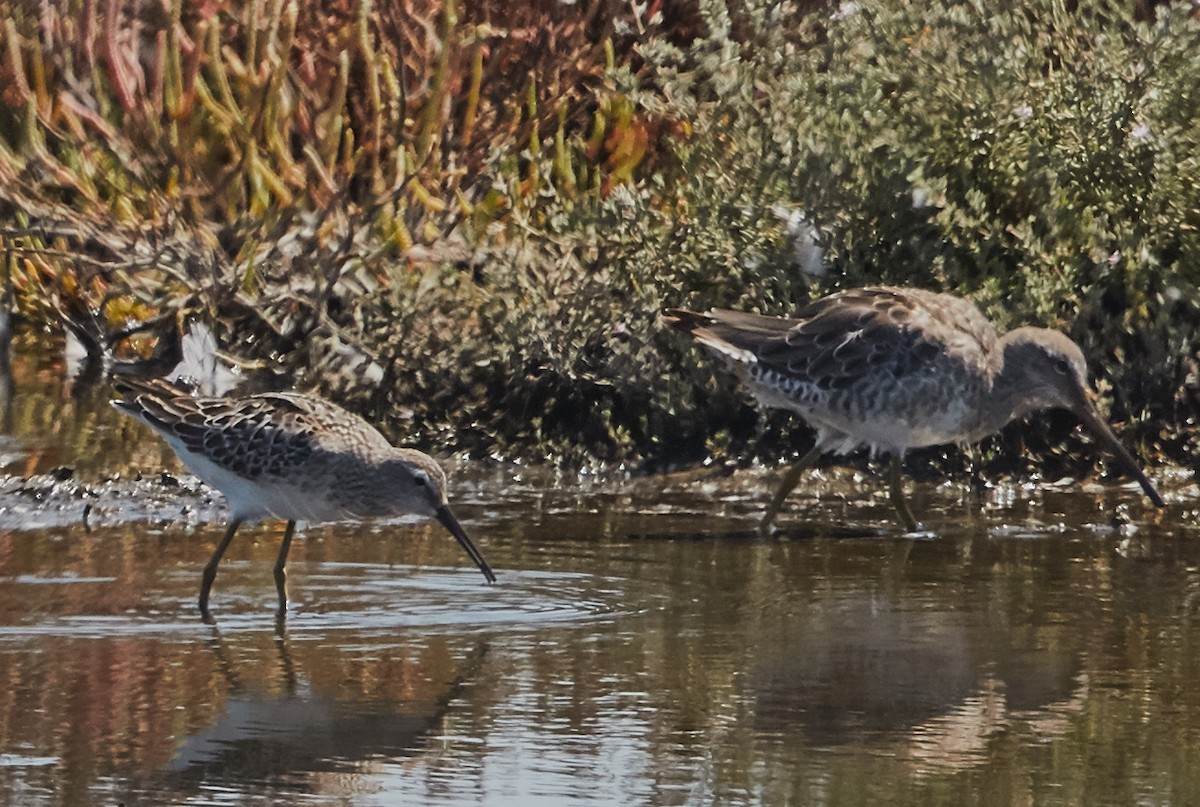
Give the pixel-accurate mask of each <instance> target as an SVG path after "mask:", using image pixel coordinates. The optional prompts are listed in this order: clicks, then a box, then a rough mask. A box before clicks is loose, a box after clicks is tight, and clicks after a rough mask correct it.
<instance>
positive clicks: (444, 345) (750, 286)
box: [0, 0, 1200, 477]
mask: <svg viewBox="0 0 1200 807" xmlns="http://www.w3.org/2000/svg"><path fill="white" fill-rule="evenodd" d="M45 5H46V6H47V9H48V10H45V11H44V13H42V14H40V15H39V16H36V17H35V16H30V15H29V13H28V12H27V11H22V10H21V9H25V5H24V4H15V6H14V4H9V3H3V2H0V9H3V10H4V12H5V14H4V16H5V20H6V27H5V37H6V38H5V43H4V45H3V49H4V53H5V55H4V58H3V59H2V60H0V61H2V62H3V64H2V65H0V76H2V77H3V79H4V82H3V83H4V84H5V85H6V86H7V87H8V89H7V90H6V91H5V92H4V94H3V96H2V102H0V210H2V211H3V216H4V224H3V231H4V235H3V247H4V252H3V253H2V254H3V255H4V256H5V257H6V266H7V271H8V273H9V282H10V284H11V288H12V289H13V290H14V292H15V295H16V300H17V305H18V311H19V314H20V317H21V318H22V320H23V322H24V323H25V324H26V325H27V326H30V327H38V326H43V325H46V324H50V325H52V326H54V327H60V325H61V320H62V318H63V317H64V316H70V317H74V318H78V316H79V312H80V311H86V312H89V313H88V316H90V317H92V318H93V320H94V322H95V323H99V325H98V327H100V328H106V329H108V330H109V331H112V332H117V331H120V329H122V328H128V327H129V326H130V324H131V323H135V322H138V321H142V320H148V319H152V318H154V317H164V319H163V320H162V321H164V322H176V321H182V320H187V319H200V320H203V321H205V322H207V323H209V324H210V325H212V326H213V328H214V330H215V331H216V332H217V334H218V336H219V339H220V341H221V343H222V345H223V348H224V349H225V350H226V351H227V352H228V353H230V354H232V355H234V356H236V357H239V358H240V359H241V360H243V361H244V362H246V368H247V371H248V372H251V371H253V369H254V368H255V367H265V368H270V369H275V368H279V369H282V370H284V371H285V372H286V373H287V374H288V376H289V377H290V378H289V381H288V382H287V383H289V384H294V385H295V386H297V387H300V388H305V389H314V390H318V391H321V392H323V393H325V394H328V395H329V396H331V397H333V398H336V399H337V400H339V401H341V402H343V403H345V404H346V405H347V406H349V407H351V408H353V409H355V410H357V411H359V412H361V413H363V414H364V415H365V416H367V417H368V418H370V419H373V420H375V421H377V422H379V423H380V425H381V428H383V430H384V431H385V432H386V433H389V434H390V436H392V437H394V438H396V439H400V440H404V441H408V442H412V443H416V444H419V445H424V446H426V447H431V448H433V449H434V450H437V451H442V452H465V453H468V454H470V455H472V456H502V457H508V458H517V459H523V460H534V461H542V460H548V461H555V462H563V463H567V464H572V465H582V464H587V463H592V462H598V463H603V464H605V465H607V466H610V467H612V466H621V467H625V468H630V469H638V468H640V469H651V470H655V469H664V468H670V467H675V466H678V465H680V464H685V463H691V462H697V461H700V460H703V459H705V458H712V459H714V460H716V461H718V462H745V461H748V460H750V459H752V458H759V459H763V460H775V459H777V458H779V457H781V456H792V455H794V454H795V453H797V452H799V451H802V450H803V449H804V448H805V447H806V445H807V444H808V442H809V441H810V440H811V437H810V435H809V434H808V433H807V432H806V430H805V429H803V428H797V425H796V424H797V421H796V420H795V419H794V418H791V417H789V416H786V415H783V414H778V413H776V414H772V415H769V416H760V415H759V414H758V413H757V411H756V409H755V407H754V406H753V405H752V403H751V402H750V401H749V399H748V398H747V397H746V396H745V395H744V394H743V393H741V392H740V391H738V390H737V389H736V387H735V386H734V384H733V382H732V381H731V380H730V379H729V378H728V377H727V375H726V374H725V373H724V372H723V371H722V370H721V369H720V368H719V367H717V366H716V363H715V362H714V361H712V360H711V359H710V358H709V357H708V356H706V355H703V354H702V353H701V352H699V351H697V350H696V349H695V348H694V347H693V346H692V345H691V344H690V343H689V341H688V340H686V339H683V338H680V337H679V335H678V334H674V333H671V332H668V331H667V330H666V329H664V328H663V327H662V325H661V323H660V322H659V320H658V313H659V311H660V310H661V309H662V308H663V307H664V306H667V305H675V306H688V307H694V308H695V307H706V306H710V305H719V306H725V307H733V308H744V309H749V310H757V311H761V312H765V313H778V314H786V313H788V312H789V311H791V310H794V309H795V308H796V307H798V306H799V305H801V304H802V303H803V302H805V301H807V300H809V299H811V298H813V297H815V296H818V295H821V294H825V293H828V292H830V291H833V290H836V289H838V288H845V287H852V286H858V285H866V284H877V283H889V284H905V285H914V286H920V287H923V288H932V289H938V290H942V291H948V292H953V293H957V294H962V295H965V296H969V297H970V298H972V299H973V300H975V301H977V302H978V304H979V305H980V307H981V308H982V309H983V310H984V311H985V312H986V313H987V314H988V315H989V316H990V317H992V318H993V319H994V320H995V321H996V322H997V324H998V326H1000V327H1001V328H1002V329H1003V328H1008V327H1013V326H1016V325H1020V324H1038V325H1044V326H1049V327H1054V328H1060V329H1062V330H1063V331H1064V332H1066V333H1067V334H1069V335H1070V336H1071V337H1072V338H1073V339H1075V340H1076V341H1078V342H1079V343H1080V344H1081V346H1082V347H1083V349H1084V352H1085V354H1086V355H1087V356H1088V359H1089V361H1090V363H1091V368H1092V374H1093V378H1094V381H1095V383H1096V384H1097V386H1098V387H1099V389H1100V390H1101V393H1102V395H1103V396H1104V397H1105V399H1106V400H1107V401H1108V402H1109V404H1110V410H1111V419H1112V421H1113V422H1114V423H1115V424H1117V428H1118V431H1120V432H1121V433H1122V436H1123V438H1124V439H1125V441H1126V442H1127V443H1129V444H1130V445H1131V446H1133V447H1135V449H1137V450H1138V451H1140V452H1141V453H1142V455H1143V456H1145V457H1147V458H1151V457H1154V456H1157V457H1159V458H1161V459H1166V460H1171V461H1175V462H1179V463H1183V464H1189V465H1195V464H1196V461H1197V457H1200V450H1198V446H1197V438H1196V435H1195V429H1194V424H1195V423H1196V419H1197V417H1200V334H1198V332H1197V326H1198V324H1200V282H1198V280H1200V60H1197V59H1196V57H1195V54H1196V53H1200V21H1198V20H1197V19H1196V14H1195V12H1194V9H1193V7H1192V5H1191V4H1188V3H1181V4H1178V5H1173V6H1172V5H1166V6H1162V7H1160V8H1158V9H1157V15H1156V18H1155V19H1153V20H1146V21H1138V20H1135V19H1134V9H1133V7H1131V6H1130V5H1129V4H1124V3H1104V2H1101V3H1089V4H1085V5H1082V6H1080V7H1078V8H1076V9H1074V10H1066V9H1065V8H1064V4H1061V3H1056V2H1050V0H1045V2H1036V3H1032V4H1024V5H1022V6H1021V7H1020V8H1019V9H1000V10H996V9H991V8H984V7H982V6H980V5H978V4H974V3H968V2H943V3H935V4H933V5H911V6H910V5H906V4H896V3H887V2H854V3H844V4H842V5H841V6H840V7H837V8H833V9H831V8H827V7H818V8H816V9H804V10H796V11H780V10H779V9H778V8H776V7H775V6H773V5H771V4H758V3H755V2H748V3H731V4H728V5H722V4H720V3H713V2H707V0H706V1H705V2H700V3H699V7H698V8H695V7H688V6H684V5H682V4H665V5H659V4H651V6H650V8H649V9H647V10H646V11H645V13H644V14H641V15H640V16H639V15H638V14H637V12H636V11H632V10H630V8H629V7H627V6H621V7H620V8H617V6H616V5H614V4H608V3H599V2H598V3H583V4H579V5H578V6H575V5H571V6H567V5H563V4H547V8H544V9H543V8H542V7H541V6H539V5H536V4H532V3H531V4H525V5H518V6H514V7H513V8H512V9H510V10H509V11H507V12H504V13H507V14H508V15H509V17H507V18H504V19H498V18H492V19H487V18H485V16H480V15H481V14H482V13H483V12H480V11H478V10H469V9H466V8H465V7H464V8H459V7H458V6H457V5H455V4H453V3H452V2H446V3H435V2H433V1H432V0H430V2H428V3H425V4H409V3H397V4H388V3H377V4H375V5H374V6H372V5H370V4H367V3H365V2H360V3H351V2H349V0H348V2H347V3H346V4H345V7H344V8H340V9H339V8H336V7H335V8H333V9H332V10H329V11H327V12H325V13H324V16H320V15H316V14H315V13H313V12H309V11H303V12H302V11H301V10H300V8H301V7H299V6H297V5H294V4H292V3H283V2H275V3H265V4H262V3H254V2H241V3H233V4H229V6H228V7H227V8H224V10H220V11H218V10H216V8H215V7H212V8H209V7H207V6H206V7H205V9H207V10H206V11H204V12H203V14H208V16H207V17H205V16H203V15H202V14H201V13H200V12H194V14H195V15H196V16H191V15H192V14H193V12H190V11H189V12H188V13H187V14H182V13H178V12H176V13H175V14H172V11H171V9H172V8H178V6H174V7H173V6H171V5H170V4H166V5H162V4H160V3H154V2H142V3H129V4H125V5H124V6H123V11H121V12H120V13H122V14H125V15H127V16H129V17H134V18H136V21H137V25H136V26H135V28H134V30H135V32H136V34H135V37H134V38H133V39H130V38H128V37H126V36H125V35H124V34H118V33H115V31H116V30H117V29H116V28H114V26H113V25H112V24H110V23H112V21H111V20H109V19H107V18H105V17H104V15H105V14H108V13H112V10H111V8H109V7H108V6H105V10H104V11H103V12H102V11H101V10H99V8H98V6H97V5H96V4H95V3H91V2H82V3H76V2H69V1H68V0H60V2H57V3H50V4H45ZM77 5H81V6H82V7H83V8H84V9H85V10H86V11H88V13H90V14H91V15H93V19H92V23H93V24H92V25H91V27H90V28H89V27H88V26H87V25H83V26H80V25H76V24H74V22H73V20H74V17H73V16H72V13H73V12H74V11H76V10H77V9H76V6H77ZM115 5H122V4H115ZM185 5H186V4H185ZM497 13H500V12H497ZM97 15H99V16H98V17H97ZM85 18H86V15H85ZM122 22H125V23H128V22H129V20H128V19H125V20H122ZM120 30H124V29H120ZM88 37H91V38H90V39H89V38H88ZM89 60H90V61H89ZM522 60H525V61H524V62H523V61H522ZM516 64H527V65H528V66H527V67H526V68H524V69H518V68H517V67H516V66H515V65H516ZM175 315H178V319H176V318H175ZM152 346H153V339H152V338H150V337H149V336H148V335H147V334H138V335H133V336H130V337H129V338H128V339H124V340H121V344H120V345H118V347H119V349H121V350H125V351H133V352H136V351H139V350H140V351H149V350H150V349H151V348H152ZM1075 434H1077V432H1076V431H1074V423H1073V422H1072V421H1071V419H1070V418H1069V416H1065V415H1062V416H1060V415H1056V414H1055V415H1049V416H1045V417H1041V418H1037V419H1035V420H1034V421H1032V422H1030V423H1028V424H1025V425H1020V426H1016V425H1014V426H1012V427H1010V428H1009V429H1007V430H1005V432H1003V433H1002V434H1001V435H1000V436H998V437H996V438H992V439H990V440H988V441H986V442H985V443H984V445H983V447H982V449H981V450H978V451H972V452H970V453H969V454H958V453H954V452H951V456H950V457H949V458H946V457H945V456H943V453H944V452H942V451H926V452H917V453H916V454H915V459H914V460H913V462H912V463H911V466H912V468H913V469H915V470H916V471H917V473H918V475H920V474H921V473H922V472H923V469H925V468H928V467H930V464H933V465H937V466H944V465H947V464H950V465H957V466H959V467H962V466H964V465H970V466H971V467H975V468H983V469H985V470H987V471H989V472H991V473H994V472H996V471H1012V472H1016V473H1027V472H1029V471H1030V470H1031V469H1033V468H1034V467H1035V466H1034V465H1032V464H1029V463H1032V462H1033V461H1036V467H1037V468H1038V469H1039V472H1040V473H1043V474H1044V475H1046V476H1049V477H1054V476H1059V475H1064V474H1080V473H1085V472H1087V469H1088V467H1089V466H1090V464H1091V463H1092V462H1094V461H1095V459H1096V455H1097V453H1098V452H1095V451H1077V449H1078V448H1080V445H1077V442H1078V443H1080V444H1082V441H1081V440H1077V438H1076V437H1074V435H1075ZM1022 449H1024V451H1023V450H1022ZM1079 463H1084V464H1083V465H1080V464H1079Z"/></svg>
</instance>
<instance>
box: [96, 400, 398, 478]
mask: <svg viewBox="0 0 1200 807" xmlns="http://www.w3.org/2000/svg"><path fill="white" fill-rule="evenodd" d="M115 389H116V390H117V392H118V394H119V395H120V396H121V398H120V399H119V400H116V401H114V402H113V403H114V405H115V406H117V408H119V409H121V410H123V411H125V412H127V413H129V414H131V415H133V416H134V417H136V418H138V419H139V420H141V421H142V422H143V423H146V424H147V425H148V426H150V427H151V428H153V429H155V430H156V431H158V432H159V433H161V434H162V435H163V436H164V437H166V438H167V439H168V440H175V441H178V442H179V443H180V444H181V445H182V447H184V448H186V449H187V450H188V451H191V452H193V453H195V454H199V455H202V456H203V457H205V458H207V459H208V460H209V461H211V462H213V463H215V464H217V465H218V466H220V467H222V468H225V469H227V470H229V471H232V472H233V473H236V474H238V475H239V476H242V477H244V478H246V479H258V478H260V477H262V476H264V475H268V476H270V475H274V476H279V475H282V474H283V473H284V471H285V469H287V468H294V467H295V466H297V465H299V464H302V463H303V462H305V461H306V460H307V459H308V458H309V457H310V456H311V455H312V454H313V453H314V452H316V451H320V450H323V449H331V450H338V449H339V448H344V444H345V443H347V442H349V443H353V444H354V446H355V447H356V448H358V449H359V450H360V451H370V450H380V451H390V450H391V446H390V445H389V444H388V442H387V440H386V439H385V438H384V437H383V435H381V434H379V432H378V431H377V430H375V429H374V428H373V427H372V426H370V425H369V424H368V423H367V422H366V421H364V420H362V419H361V418H359V417H358V416H356V415H353V414H351V413H350V412H347V411H346V410H344V409H342V408H341V407H338V406H335V405H334V404H331V403H329V402H327V401H323V400H321V399H319V398H314V397H312V396H309V395H302V394H298V393H261V394H258V395H252V396H249V397H246V398H193V397H192V396H190V395H188V394H187V393H186V392H185V391H183V390H181V389H179V388H177V387H175V386H174V385H172V384H170V383H168V382H166V381H163V380H161V379H155V380H149V381H140V380H135V379H120V380H118V381H117V382H116V383H115ZM339 442H341V443H342V445H331V444H335V443H339Z"/></svg>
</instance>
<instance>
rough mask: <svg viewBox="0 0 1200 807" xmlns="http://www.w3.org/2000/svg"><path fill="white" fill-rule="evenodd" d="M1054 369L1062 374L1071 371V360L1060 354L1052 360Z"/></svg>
mask: <svg viewBox="0 0 1200 807" xmlns="http://www.w3.org/2000/svg"><path fill="white" fill-rule="evenodd" d="M1054 369H1055V371H1056V372H1058V373H1061V374H1062V375H1067V374H1068V373H1070V372H1071V362H1069V361H1067V360H1066V359H1064V358H1062V357H1061V356H1060V357H1059V358H1057V359H1055V360H1054Z"/></svg>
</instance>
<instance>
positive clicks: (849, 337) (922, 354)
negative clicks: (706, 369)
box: [663, 288, 1163, 532]
mask: <svg viewBox="0 0 1200 807" xmlns="http://www.w3.org/2000/svg"><path fill="white" fill-rule="evenodd" d="M663 319H664V320H665V321H666V322H667V323H668V324H670V325H671V326H672V327H674V328H677V329H678V330H681V331H684V332H685V333H688V334H690V335H691V336H692V338H694V339H695V340H696V341H697V342H699V343H700V344H702V345H704V347H706V348H708V349H709V350H710V351H712V352H713V353H715V354H716V355H717V356H719V357H720V358H722V359H724V360H725V362H726V363H727V364H729V365H730V366H731V367H732V368H733V370H734V371H735V372H736V373H737V375H738V377H739V378H740V379H741V380H742V382H743V383H744V384H745V385H746V386H747V387H749V389H750V391H751V392H752V393H753V394H754V396H755V397H756V398H757V399H758V400H759V402H760V403H762V404H763V405H764V406H768V407H774V408H779V409H788V410H791V411H793V412H796V413H798V414H799V415H800V416H801V417H803V418H804V419H805V420H806V421H807V422H808V423H809V425H811V426H812V427H813V428H815V429H816V432H817V440H816V444H815V445H814V446H813V448H812V450H810V451H809V452H808V453H807V454H805V455H804V456H803V457H802V458H801V459H800V460H799V461H798V462H797V463H796V464H795V465H794V466H792V467H791V468H790V469H789V470H788V471H787V473H786V474H784V478H783V480H782V484H781V485H780V486H779V489H778V490H777V492H776V493H775V497H774V498H773V499H772V501H771V504H770V505H769V506H768V508H767V512H766V514H765V515H764V516H763V518H762V521H761V522H760V524H759V529H760V530H761V531H763V532H767V531H768V530H769V529H770V527H771V523H772V522H773V521H774V519H775V516H776V514H777V513H778V512H779V509H780V507H782V505H783V501H784V499H786V498H787V495H788V494H789V493H790V492H791V491H792V489H793V488H794V487H795V486H796V483H797V482H799V480H800V475H801V474H802V473H803V472H804V470H805V469H806V468H808V467H810V466H812V465H813V464H814V463H815V462H816V461H817V459H818V458H819V457H820V456H821V454H822V453H824V452H827V451H832V452H835V453H848V452H850V451H853V450H854V449H856V448H858V447H860V446H867V447H868V448H870V449H871V451H872V453H873V454H888V455H890V457H891V465H890V468H889V490H890V494H891V500H892V504H893V505H894V506H895V508H896V512H897V513H898V514H899V516H900V520H901V521H902V522H903V524H904V526H905V528H906V529H908V530H909V531H913V530H916V529H918V525H917V521H916V519H914V518H913V516H912V512H911V511H910V510H909V509H908V505H907V503H906V502H905V500H904V491H903V487H902V484H901V481H900V473H901V464H902V461H903V458H904V452H905V451H907V450H908V449H910V448H918V447H922V446H935V445H942V444H944V443H955V442H967V443H972V442H975V441H976V440H979V439H981V438H983V437H984V436H986V435H989V434H992V433H993V432H996V431H999V430H1000V429H1001V428H1003V427H1004V426H1005V424H1007V423H1009V422H1010V421H1012V420H1015V419H1017V418H1020V417H1023V416H1025V415H1027V414H1029V413H1030V412H1034V411H1037V410H1040V409H1051V408H1062V409H1067V410H1069V411H1071V412H1073V413H1074V414H1075V416H1076V417H1078V418H1079V419H1080V421H1082V422H1083V425H1084V426H1085V427H1087V429H1088V430H1090V431H1091V432H1092V434H1093V435H1095V436H1096V437H1097V438H1098V439H1099V440H1100V442H1102V443H1103V444H1105V445H1106V446H1107V447H1108V449H1109V450H1110V451H1112V452H1113V453H1114V454H1115V455H1116V456H1117V459H1118V460H1120V462H1121V464H1122V465H1124V466H1125V469H1126V470H1127V471H1128V472H1129V473H1130V474H1132V475H1133V477H1134V478H1135V479H1137V481H1138V483H1139V484H1140V485H1141V486H1142V489H1143V490H1144V491H1145V492H1146V495H1147V496H1149V497H1150V500H1151V501H1152V502H1154V504H1155V505H1157V506H1158V507H1162V506H1163V500H1162V497H1161V496H1159V495H1158V491H1157V490H1155V489H1154V485H1153V483H1151V481H1150V480H1149V479H1148V478H1147V477H1146V475H1145V473H1143V472H1142V469H1141V468H1140V467H1139V466H1138V464H1137V461H1136V460H1134V458H1133V456H1132V455H1131V454H1130V453H1129V452H1128V451H1127V450H1126V449H1125V447H1124V446H1122V445H1121V443H1120V442H1119V441H1118V440H1117V438H1116V436H1115V435H1114V434H1113V433H1112V431H1111V430H1110V429H1109V427H1108V425H1107V424H1106V423H1105V422H1104V420H1103V419H1102V418H1101V416H1100V413H1099V412H1098V411H1097V409H1096V405H1095V403H1094V398H1095V394H1094V393H1093V392H1092V391H1091V389H1090V388H1089V387H1088V383H1087V365H1086V363H1085V362H1084V358H1083V352H1082V351H1081V350H1080V349H1079V346H1078V345H1076V344H1075V343H1074V342H1072V341H1071V340H1070V339H1068V338H1067V337H1066V336H1064V335H1063V334H1061V333H1059V332H1058V331H1054V330H1048V329H1045V328H1017V329H1015V330H1012V331H1009V332H1008V333H1006V334H1004V335H1002V336H1001V335H998V334H997V333H996V329H995V327H994V326H993V325H992V323H991V322H989V321H988V320H987V318H986V317H984V316H983V314H982V313H980V311H979V309H978V308H976V307H975V305H974V304H973V303H970V302H968V301H967V300H963V299H961V298H959V297H953V296H950V295H948V294H937V293H935V292H931V291H923V290H920V289H909V288H866V289H853V290H850V291H844V292H839V293H837V294H833V295H830V296H828V297H824V298H822V299H820V300H816V301H815V302H812V303H810V304H809V305H807V306H805V307H804V308H802V309H801V310H800V311H799V312H798V313H797V314H796V316H795V317H792V318H781V317H768V316H762V315H760V314H745V313H739V312H736V311H722V310H713V311H709V312H708V313H705V314H701V313H697V312H694V311H685V310H681V309H667V310H666V311H665V312H664V314H663Z"/></svg>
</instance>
